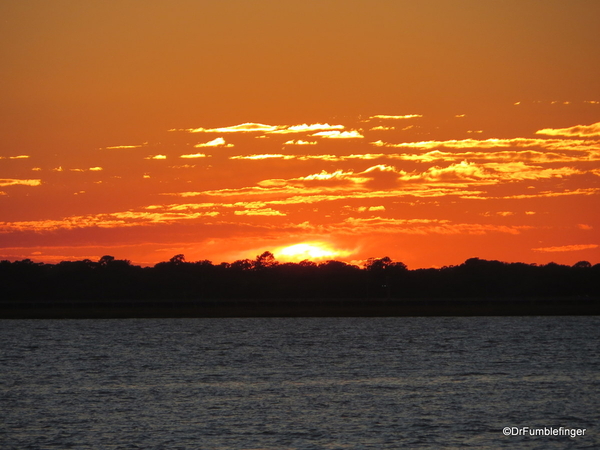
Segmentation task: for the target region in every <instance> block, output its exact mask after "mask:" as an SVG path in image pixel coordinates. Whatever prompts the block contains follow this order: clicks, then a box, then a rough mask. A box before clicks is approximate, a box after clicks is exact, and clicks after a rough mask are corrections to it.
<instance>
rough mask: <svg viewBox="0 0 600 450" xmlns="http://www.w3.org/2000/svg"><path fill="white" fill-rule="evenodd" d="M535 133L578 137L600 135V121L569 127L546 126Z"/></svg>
mask: <svg viewBox="0 0 600 450" xmlns="http://www.w3.org/2000/svg"><path fill="white" fill-rule="evenodd" d="M535 134H543V135H546V136H576V137H594V136H600V122H596V123H593V124H591V125H575V126H573V127H567V128H544V129H542V130H538V131H536V132H535Z"/></svg>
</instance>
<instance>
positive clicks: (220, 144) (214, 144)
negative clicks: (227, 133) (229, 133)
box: [194, 137, 233, 148]
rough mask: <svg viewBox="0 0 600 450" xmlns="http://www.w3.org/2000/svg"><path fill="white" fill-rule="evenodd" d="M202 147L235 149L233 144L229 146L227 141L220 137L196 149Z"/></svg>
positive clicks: (196, 146)
mask: <svg viewBox="0 0 600 450" xmlns="http://www.w3.org/2000/svg"><path fill="white" fill-rule="evenodd" d="M201 147H233V144H227V143H226V142H225V139H223V138H222V137H218V138H216V139H213V140H212V141H208V142H205V143H201V144H196V145H194V148H201Z"/></svg>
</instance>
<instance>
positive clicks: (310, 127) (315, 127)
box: [269, 123, 345, 134]
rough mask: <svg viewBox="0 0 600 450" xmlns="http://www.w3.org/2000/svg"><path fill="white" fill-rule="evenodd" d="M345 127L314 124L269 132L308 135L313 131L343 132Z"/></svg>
mask: <svg viewBox="0 0 600 450" xmlns="http://www.w3.org/2000/svg"><path fill="white" fill-rule="evenodd" d="M344 128H345V127H344V125H329V124H328V123H313V124H310V125H308V124H306V123H304V124H302V125H292V126H289V127H288V126H281V127H278V129H277V130H275V131H269V133H271V134H289V133H306V132H312V131H320V130H321V131H327V130H329V131H330V130H343V129H344Z"/></svg>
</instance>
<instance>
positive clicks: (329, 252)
mask: <svg viewBox="0 0 600 450" xmlns="http://www.w3.org/2000/svg"><path fill="white" fill-rule="evenodd" d="M273 254H274V255H275V257H276V258H277V259H279V260H281V261H285V262H298V261H303V260H305V259H308V260H310V261H318V260H325V259H336V258H344V257H345V256H348V255H349V254H350V252H348V251H344V250H335V249H333V248H332V247H331V246H330V245H329V244H326V243H322V242H311V243H306V242H305V243H302V244H294V245H290V246H287V247H282V248H279V249H276V250H275V251H274V252H273Z"/></svg>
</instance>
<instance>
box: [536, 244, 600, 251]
mask: <svg viewBox="0 0 600 450" xmlns="http://www.w3.org/2000/svg"><path fill="white" fill-rule="evenodd" d="M592 248H598V245H597V244H580V245H561V246H558V247H539V248H534V249H532V250H533V251H534V252H544V253H553V252H577V251H580V250H590V249H592Z"/></svg>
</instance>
